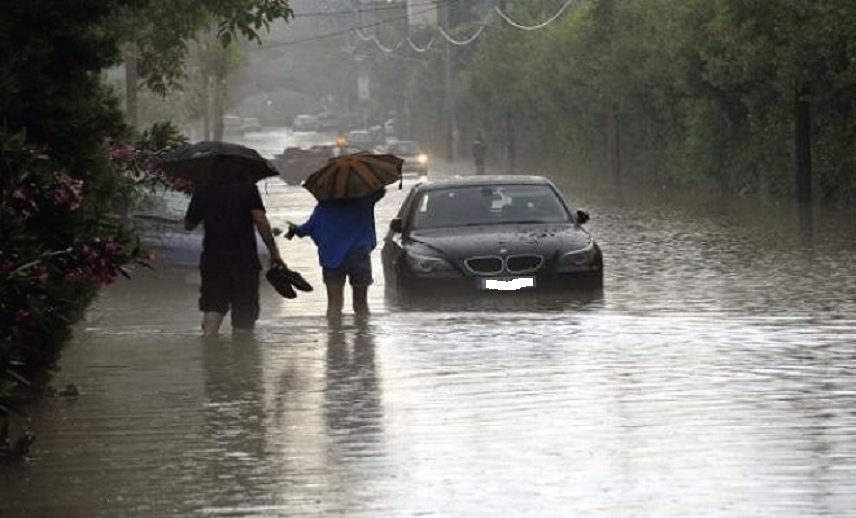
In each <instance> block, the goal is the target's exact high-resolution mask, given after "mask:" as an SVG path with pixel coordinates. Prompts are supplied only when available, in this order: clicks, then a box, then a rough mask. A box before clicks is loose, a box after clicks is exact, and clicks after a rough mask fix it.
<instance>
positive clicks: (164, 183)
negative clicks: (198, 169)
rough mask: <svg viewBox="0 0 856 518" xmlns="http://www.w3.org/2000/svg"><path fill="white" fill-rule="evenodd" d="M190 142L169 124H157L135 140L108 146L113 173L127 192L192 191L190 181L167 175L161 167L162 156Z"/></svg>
mask: <svg viewBox="0 0 856 518" xmlns="http://www.w3.org/2000/svg"><path fill="white" fill-rule="evenodd" d="M184 144H187V139H186V138H185V137H184V135H182V134H181V133H180V132H179V131H178V130H177V129H176V128H175V126H173V125H172V124H170V123H157V124H154V125H153V126H152V127H151V128H150V129H148V130H146V131H144V132H143V133H142V135H141V136H140V137H139V138H138V139H137V140H136V142H133V143H132V142H129V141H127V140H124V141H114V142H112V143H111V144H110V145H109V146H108V149H107V154H108V156H109V157H110V165H111V167H112V169H113V172H114V174H115V175H116V176H117V177H119V178H123V179H124V180H125V182H126V183H125V194H126V195H131V196H133V195H134V194H136V193H137V192H139V191H140V190H141V189H154V188H157V187H163V188H166V189H172V190H175V191H178V192H183V193H186V194H190V193H191V192H192V190H193V185H192V184H191V183H190V181H188V180H183V179H178V178H171V177H168V176H167V175H166V174H165V173H164V172H163V170H162V169H161V168H160V163H161V156H162V155H163V154H164V153H165V152H167V151H170V150H172V149H175V148H176V147H179V146H181V145H184Z"/></svg>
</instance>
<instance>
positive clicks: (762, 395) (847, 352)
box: [0, 135, 856, 518]
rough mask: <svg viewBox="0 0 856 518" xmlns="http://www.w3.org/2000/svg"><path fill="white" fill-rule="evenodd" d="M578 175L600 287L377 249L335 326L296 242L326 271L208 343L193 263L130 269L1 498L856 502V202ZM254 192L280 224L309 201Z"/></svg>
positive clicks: (387, 508) (636, 513)
mask: <svg viewBox="0 0 856 518" xmlns="http://www.w3.org/2000/svg"><path fill="white" fill-rule="evenodd" d="M264 138H265V137H264V135H263V136H262V137H259V139H261V140H259V141H257V142H250V144H251V145H256V146H257V147H259V148H260V151H262V152H263V154H266V155H267V156H270V155H271V154H272V153H273V152H278V151H281V147H282V146H279V144H278V142H276V141H274V142H273V143H271V142H270V141H269V140H264ZM455 171H456V169H455V168H454V167H452V168H448V169H447V170H446V171H444V172H446V173H452V172H455ZM410 182H412V181H405V186H404V189H403V190H401V191H399V190H398V189H397V187H393V188H391V189H389V192H388V195H387V196H386V197H385V198H384V199H383V200H381V202H380V204H379V205H378V218H377V224H378V238H379V240H381V239H382V237H383V235H384V234H385V233H386V228H387V225H388V222H389V220H390V218H391V217H392V216H393V214H394V213H395V211H396V210H397V208H398V205H399V204H400V202H401V200H402V199H403V196H404V195H405V194H406V191H407V187H408V185H409V184H410ZM561 187H562V189H563V191H564V193H565V194H566V196H567V197H568V198H569V200H570V201H571V203H572V204H574V205H576V206H578V207H584V208H586V209H588V210H589V212H590V214H591V216H592V220H591V222H590V223H589V224H587V225H586V226H587V228H589V230H590V231H591V232H592V234H593V235H594V236H595V238H596V239H597V240H598V241H599V242H600V244H601V246H602V248H603V250H604V262H605V279H604V288H603V292H602V293H596V294H571V295H569V296H567V297H564V298H560V299H556V298H552V299H549V300H540V299H537V298H532V299H526V298H515V297H511V298H509V297H505V296H502V297H494V296H489V295H492V294H489V293H488V294H485V297H483V298H482V299H480V300H473V301H463V302H462V301H456V302H455V304H453V305H452V304H450V305H449V306H444V305H443V304H437V303H436V301H432V302H431V303H430V304H427V303H426V304H425V306H424V307H418V306H417V307H415V308H412V309H408V310H406V311H405V310H402V309H400V308H397V307H395V306H394V305H392V304H391V303H387V301H386V299H385V297H384V279H383V275H382V269H381V265H380V256H379V253H378V252H377V251H376V252H375V254H374V255H373V261H374V271H375V285H374V286H373V287H372V288H371V289H370V291H369V300H370V305H371V308H372V311H373V314H372V316H371V317H370V318H369V319H368V321H364V322H363V321H359V320H355V319H354V318H353V316H352V315H351V314H350V308H349V306H350V294H349V292H348V291H346V306H345V307H346V316H345V318H344V321H343V323H342V326H341V327H336V328H331V327H330V326H328V323H327V321H326V319H325V318H324V317H323V314H324V309H325V304H326V301H325V298H324V290H323V284H322V282H321V273H320V268H319V267H318V266H317V264H318V261H317V255H316V249H315V247H314V245H313V244H312V242H311V241H309V240H294V241H285V240H284V239H282V238H280V239H279V244H280V248H281V250H282V253H283V256H284V258H285V260H286V261H287V262H288V263H289V265H290V266H291V267H292V268H294V269H296V270H298V271H300V272H302V273H303V274H304V275H305V276H306V278H307V279H308V280H309V281H310V282H311V283H312V284H313V285H314V286H315V288H316V289H315V291H314V292H312V293H300V294H299V295H298V297H297V298H296V299H294V300H285V299H283V298H281V297H279V296H278V295H277V294H276V293H275V292H274V291H273V290H272V289H271V288H270V287H269V286H267V285H263V286H262V299H263V300H262V316H261V320H260V322H259V324H258V326H257V330H256V332H255V334H254V335H253V336H248V337H238V336H236V337H232V336H231V335H230V334H229V333H228V332H227V333H226V335H225V336H224V337H223V338H222V339H221V340H220V341H217V342H208V343H206V342H204V341H202V340H201V339H200V338H199V334H200V332H199V323H200V314H199V312H198V311H197V309H196V299H197V289H198V284H197V283H198V280H197V279H196V277H195V276H194V274H193V272H192V271H191V272H161V271H156V272H146V271H139V272H138V275H135V277H134V279H133V280H131V281H124V282H120V283H118V284H117V285H114V286H112V287H110V288H109V289H107V290H105V291H104V293H103V295H102V297H101V299H100V300H99V301H98V302H97V304H96V305H95V306H94V307H93V308H92V310H91V312H90V315H89V316H88V318H87V320H86V321H85V322H84V323H82V324H81V325H80V326H79V328H78V329H77V333H76V335H75V338H74V340H73V342H72V343H71V344H70V346H69V347H68V348H67V350H66V351H65V353H64V357H63V360H62V362H61V370H60V372H59V373H58V374H57V376H56V380H55V385H56V386H57V387H62V386H64V385H66V384H74V385H76V386H78V387H79V389H80V395H79V396H77V397H56V398H51V399H47V400H45V401H44V402H42V403H41V404H39V405H38V406H36V407H35V408H34V409H33V410H32V415H31V418H30V419H29V420H28V421H27V422H26V423H25V424H26V426H27V427H28V428H29V429H31V430H32V431H33V432H34V433H36V435H37V437H38V438H37V440H36V442H35V443H34V445H33V447H34V449H33V452H32V456H31V457H30V458H29V459H28V460H27V461H26V462H23V463H21V464H14V465H6V466H0V517H2V518H17V517H122V518H130V517H207V516H211V517H303V516H312V517H348V518H353V517H372V518H374V517H384V518H386V517H438V518H439V517H443V518H447V517H448V518H467V517H480V518H481V517H485V518H493V517H514V518H530V517H531V518H536V517H537V518H544V517H551V518H552V517H554V518H568V517H572V516H585V517H604V518H606V517H610V518H613V517H649V516H650V517H658V518H659V517H694V518H700V517H730V518H745V517H748V516H752V517H770V518H782V517H835V518H839V517H842V518H843V517H856V369H854V368H853V366H854V363H856V261H854V260H853V257H854V252H856V224H854V219H853V217H852V216H853V215H852V214H849V215H848V214H841V213H836V212H834V211H822V210H820V209H815V212H814V213H813V214H811V215H810V218H811V221H810V222H809V221H808V219H807V218H808V217H809V216H807V215H800V214H798V213H797V212H796V209H792V208H785V207H776V206H769V205H764V204H762V203H759V202H758V201H757V200H754V199H752V200H731V199H718V198H717V199H701V198H699V199H688V198H689V197H687V196H676V197H675V199H672V198H669V197H667V196H666V195H665V194H659V195H650V194H647V195H643V194H641V193H632V192H621V191H616V190H613V189H609V188H606V187H604V186H601V187H599V188H597V189H581V188H579V187H576V186H575V185H574V184H572V183H570V182H568V184H567V185H561ZM260 188H261V190H262V194H263V197H264V199H265V203H266V205H267V208H268V213H269V217H270V219H271V222H272V223H273V224H274V225H276V226H280V227H284V226H285V222H286V221H287V220H291V221H296V222H302V221H304V220H305V219H306V218H307V217H308V215H309V213H310V211H311V210H312V207H313V204H314V200H313V198H312V197H311V195H310V194H309V193H307V192H306V191H304V190H302V189H301V188H299V187H297V186H288V185H285V184H284V183H282V182H281V181H280V180H279V179H270V180H268V181H266V182H261V183H260ZM809 223H810V225H809ZM379 247H380V245H379ZM488 296H489V297H488Z"/></svg>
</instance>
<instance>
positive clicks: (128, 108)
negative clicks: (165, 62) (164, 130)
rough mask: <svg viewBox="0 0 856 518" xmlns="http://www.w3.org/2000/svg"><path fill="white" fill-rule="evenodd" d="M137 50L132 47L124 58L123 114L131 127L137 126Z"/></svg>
mask: <svg viewBox="0 0 856 518" xmlns="http://www.w3.org/2000/svg"><path fill="white" fill-rule="evenodd" d="M137 106H138V103H137V50H136V48H133V49H132V50H131V51H130V52H129V53H128V56H127V58H126V59H125V116H126V117H127V119H128V124H130V125H131V127H132V128H136V127H137V110H138V108H137Z"/></svg>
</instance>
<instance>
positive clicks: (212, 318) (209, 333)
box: [202, 311, 225, 338]
mask: <svg viewBox="0 0 856 518" xmlns="http://www.w3.org/2000/svg"><path fill="white" fill-rule="evenodd" d="M224 316H225V315H223V313H217V312H216V311H206V312H205V313H204V314H203V315H202V336H204V337H205V338H212V337H215V336H217V335H218V334H219V333H220V324H221V323H222V322H223V317H224Z"/></svg>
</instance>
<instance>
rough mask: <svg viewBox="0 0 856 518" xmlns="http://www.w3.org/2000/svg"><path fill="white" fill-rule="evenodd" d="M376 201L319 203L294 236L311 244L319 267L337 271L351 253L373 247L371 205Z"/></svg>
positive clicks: (372, 213)
mask: <svg viewBox="0 0 856 518" xmlns="http://www.w3.org/2000/svg"><path fill="white" fill-rule="evenodd" d="M378 199H379V198H378V197H374V196H372V197H368V198H361V199H357V200H348V201H344V202H341V201H340V202H321V203H319V204H317V205H316V206H315V209H314V210H313V211H312V215H311V216H310V217H309V219H308V220H307V221H306V223H304V224H302V225H298V226H297V227H295V229H294V233H295V234H296V235H298V236H300V237H304V236H309V237H311V238H312V240H313V241H315V244H316V245H317V246H318V259H319V261H320V263H321V267H322V268H338V267H339V266H341V265H342V263H344V262H345V258H346V257H347V256H348V254H350V253H351V251H354V250H359V249H363V250H374V248H375V246H376V245H377V235H376V234H375V217H374V206H375V203H376V202H377V200H378Z"/></svg>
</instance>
